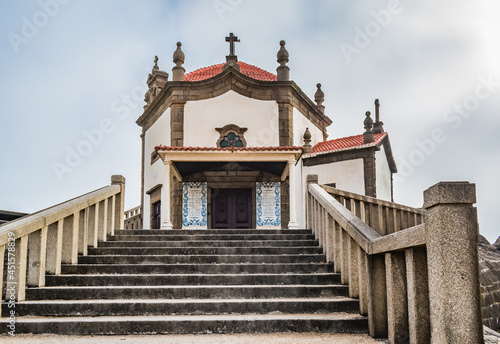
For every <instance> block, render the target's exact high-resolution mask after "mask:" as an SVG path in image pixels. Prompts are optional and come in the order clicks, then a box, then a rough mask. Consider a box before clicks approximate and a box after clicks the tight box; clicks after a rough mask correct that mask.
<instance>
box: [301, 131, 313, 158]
mask: <svg viewBox="0 0 500 344" xmlns="http://www.w3.org/2000/svg"><path fill="white" fill-rule="evenodd" d="M302 138H303V139H304V153H311V150H312V147H311V132H310V131H309V128H306V131H305V132H304V136H303V137H302Z"/></svg>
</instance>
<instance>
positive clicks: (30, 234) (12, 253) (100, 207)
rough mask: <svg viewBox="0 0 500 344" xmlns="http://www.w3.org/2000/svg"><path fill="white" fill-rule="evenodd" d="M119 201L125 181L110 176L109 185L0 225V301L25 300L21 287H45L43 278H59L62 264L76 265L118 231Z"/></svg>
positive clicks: (120, 223) (121, 205) (120, 225)
mask: <svg viewBox="0 0 500 344" xmlns="http://www.w3.org/2000/svg"><path fill="white" fill-rule="evenodd" d="M124 199H125V178H123V177H122V176H112V177H111V185H110V186H106V187H103V188H101V189H98V190H95V191H92V192H90V193H88V194H85V195H82V196H79V197H77V198H74V199H72V200H69V201H67V202H64V203H61V204H59V205H56V206H53V207H50V208H47V209H45V210H42V211H39V212H37V213H34V214H31V215H28V216H25V217H22V218H20V219H18V220H14V221H11V222H9V223H6V224H4V225H2V226H0V276H1V279H2V281H1V282H2V283H0V295H1V296H2V297H4V296H5V298H4V300H6V301H7V302H14V301H23V300H25V293H26V288H27V287H43V286H45V275H46V274H55V275H58V274H60V273H61V264H62V263H68V264H77V263H78V255H79V254H81V255H87V248H88V246H92V247H97V245H98V242H99V241H106V239H107V235H113V234H114V230H115V228H116V227H118V228H123V221H124V218H123V211H124ZM4 270H5V271H6V273H5V274H4ZM4 275H5V277H6V278H5V279H4V277H3V276H4ZM3 288H5V291H4V292H3V290H2V289H3ZM0 312H1V309H0ZM0 315H1V313H0Z"/></svg>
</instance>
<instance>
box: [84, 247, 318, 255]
mask: <svg viewBox="0 0 500 344" xmlns="http://www.w3.org/2000/svg"><path fill="white" fill-rule="evenodd" d="M88 253H89V254H95V255H99V254H106V255H108V254H113V255H118V254H123V255H131V254H133V255H152V254H153V255H156V254H172V255H193V254H203V255H208V254H210V255H211V254H219V255H224V254H230V255H234V254H321V253H323V249H322V248H321V247H319V246H318V247H312V246H311V247H251V246H248V247H161V248H147V247H127V248H125V247H102V248H99V247H98V248H89V249H88Z"/></svg>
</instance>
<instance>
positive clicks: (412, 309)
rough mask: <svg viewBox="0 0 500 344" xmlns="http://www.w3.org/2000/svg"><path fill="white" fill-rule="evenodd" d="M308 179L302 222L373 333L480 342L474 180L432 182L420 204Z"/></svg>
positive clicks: (402, 339) (441, 342)
mask: <svg viewBox="0 0 500 344" xmlns="http://www.w3.org/2000/svg"><path fill="white" fill-rule="evenodd" d="M307 181H308V185H307V190H308V191H307V200H306V204H307V225H308V227H309V228H311V229H312V230H313V232H314V234H315V236H316V238H317V239H318V240H319V242H320V244H321V245H322V247H323V249H324V253H325V255H326V257H327V260H328V262H332V263H333V265H334V268H335V271H336V272H338V273H340V275H341V281H342V283H343V284H348V285H349V296H350V297H352V298H358V299H359V303H360V314H362V315H366V316H368V324H369V333H370V335H371V336H372V337H381V338H388V339H389V342H390V343H393V344H395V343H415V344H428V343H433V344H448V343H449V344H451V343H454V344H455V343H464V344H465V343H467V344H480V343H482V342H483V331H482V321H481V307H480V306H481V305H480V293H479V267H478V251H477V242H478V227H477V213H476V209H475V208H474V207H473V204H474V203H475V202H476V199H475V185H474V184H470V183H466V182H457V183H454V182H445V183H438V184H436V185H434V186H432V187H431V188H429V189H428V190H426V191H425V192H424V207H425V210H423V209H416V208H411V207H406V206H402V205H399V204H395V203H392V202H386V201H382V200H377V199H374V198H371V197H366V196H361V195H356V194H353V193H349V192H345V191H341V190H337V189H334V188H330V187H325V186H323V187H321V186H319V185H318V184H317V176H315V175H308V176H307Z"/></svg>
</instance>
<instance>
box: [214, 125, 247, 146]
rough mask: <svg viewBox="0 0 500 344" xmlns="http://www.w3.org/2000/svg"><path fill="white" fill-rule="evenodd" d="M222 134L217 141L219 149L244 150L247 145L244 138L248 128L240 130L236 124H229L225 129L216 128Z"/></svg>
mask: <svg viewBox="0 0 500 344" xmlns="http://www.w3.org/2000/svg"><path fill="white" fill-rule="evenodd" d="M215 130H217V131H218V132H219V133H220V138H219V139H218V140H217V147H220V148H243V147H246V145H247V143H246V141H245V138H244V137H243V133H244V132H245V131H247V128H240V127H239V126H237V125H236V124H228V125H226V126H224V127H223V128H215Z"/></svg>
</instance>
